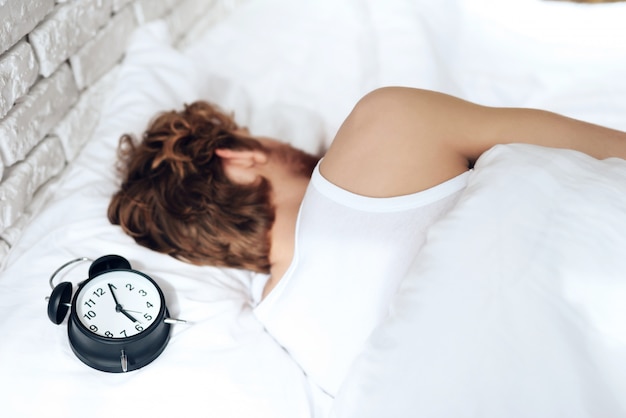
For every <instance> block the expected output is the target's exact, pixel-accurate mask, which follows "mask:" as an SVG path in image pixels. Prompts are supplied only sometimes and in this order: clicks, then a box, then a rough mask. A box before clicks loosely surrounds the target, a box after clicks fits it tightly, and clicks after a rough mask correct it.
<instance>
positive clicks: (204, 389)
mask: <svg viewBox="0 0 626 418" xmlns="http://www.w3.org/2000/svg"><path fill="white" fill-rule="evenodd" d="M504 3H506V4H504ZM625 20H626V3H611V4H603V5H580V4H573V3H569V2H562V1H540V0H511V1H507V2H498V1H489V0H465V1H462V0H446V1H439V2H432V1H427V0H412V1H410V0H390V1H386V2H380V1H376V0H345V1H334V0H321V1H314V0H310V1H309V0H306V1H302V2H293V1H289V0H250V1H247V2H242V3H241V4H240V5H238V6H237V7H236V8H235V9H234V10H233V11H232V13H230V14H229V15H228V16H225V17H223V18H222V19H221V20H220V21H219V22H217V23H215V24H214V25H212V26H210V27H208V28H207V29H206V30H205V31H203V32H202V33H200V34H198V36H197V38H196V39H194V40H193V42H189V43H187V44H186V45H184V47H181V48H176V47H174V46H172V41H171V36H170V33H169V32H168V26H167V25H166V24H165V23H164V22H163V21H154V22H151V23H149V24H144V25H141V26H140V27H139V28H138V29H137V30H136V31H134V32H133V34H132V37H131V38H130V40H129V44H128V47H127V48H126V53H125V58H124V60H123V62H122V63H121V65H120V66H119V68H118V69H117V71H116V73H115V75H114V77H112V78H111V81H110V88H109V92H108V94H107V95H106V97H104V98H103V99H102V111H101V114H100V119H99V122H98V125H97V128H96V130H95V132H94V133H93V135H91V137H90V139H89V140H88V141H87V143H86V145H85V146H84V147H83V148H82V150H81V151H80V153H78V155H77V156H76V158H75V159H74V160H73V161H71V163H69V164H68V165H67V167H65V168H64V169H63V173H62V174H61V175H60V177H59V179H58V180H57V181H55V183H54V188H53V191H52V192H51V193H49V196H48V197H47V199H46V200H45V201H44V202H43V203H42V204H41V208H40V209H39V210H38V211H37V213H36V215H35V216H34V217H33V218H32V219H31V220H30V221H29V222H28V224H27V225H26V226H25V227H24V228H23V229H22V230H21V232H20V237H19V240H16V243H15V244H14V245H13V246H12V247H11V249H10V251H8V254H7V255H6V257H5V258H4V259H3V263H2V265H3V270H2V272H1V273H0V315H1V317H2V320H1V321H0V335H2V342H1V343H0V370H2V373H1V377H0V389H1V390H0V404H1V405H2V407H1V408H2V409H1V410H2V416H6V417H32V416H42V415H44V414H45V415H46V416H52V417H56V416H58V417H79V416H80V417H85V416H91V417H110V416H113V415H115V416H118V417H130V416H155V417H162V416H211V417H215V416H218V417H244V416H245V417H272V418H279V417H288V418H294V417H303V418H304V417H335V418H348V417H355V418H356V417H358V418H365V417H409V416H410V417H422V416H423V417H429V418H431V417H451V416H472V417H481V418H487V417H494V418H495V417H503V416H506V417H531V416H532V417H568V418H578V417H580V418H583V417H607V418H609V417H610V418H613V417H615V418H617V417H623V416H626V257H625V256H624V254H625V253H626V162H625V161H623V160H620V159H607V160H603V161H598V160H594V159H592V158H590V157H588V156H586V155H583V154H580V153H577V152H574V151H567V150H553V149H547V148H541V147H536V146H528V145H527V146H524V145H519V144H512V145H500V146H496V147H494V148H493V149H491V150H489V151H488V152H487V153H486V154H484V155H483V156H482V157H481V158H480V159H479V161H478V162H477V164H476V167H475V168H474V170H473V172H472V173H471V175H470V180H469V185H468V187H467V189H466V190H465V191H464V193H463V195H462V196H461V198H460V200H459V202H458V204H457V205H456V206H455V207H454V208H453V209H452V210H451V212H450V213H449V214H448V215H446V216H445V217H444V218H443V219H442V220H441V221H440V222H438V223H437V224H435V225H434V226H433V227H432V228H431V231H430V232H429V236H428V241H427V243H426V245H425V247H424V249H423V250H422V252H421V253H420V254H419V255H418V256H417V257H416V259H415V261H414V263H413V265H412V266H411V269H410V272H409V274H408V275H407V276H406V278H405V279H404V280H403V282H402V283H401V284H400V287H399V289H398V291H397V292H396V294H395V296H394V298H393V300H392V302H391V304H390V305H389V307H388V314H387V315H386V316H385V318H384V319H382V320H381V321H380V323H378V324H342V323H341V320H340V319H339V320H338V323H337V327H341V326H344V327H345V326H347V327H349V329H350V330H352V329H354V330H355V333H354V334H353V333H351V332H345V334H346V335H345V337H344V338H345V339H346V340H348V339H353V338H356V336H355V335H356V334H358V332H356V330H357V329H364V331H361V332H362V333H366V334H367V335H366V339H365V341H364V342H363V343H362V348H361V350H360V352H359V354H358V355H357V356H356V357H355V358H354V359H352V361H350V362H348V363H347V364H344V365H343V367H344V369H345V371H344V372H342V373H341V374H339V375H338V376H334V377H333V378H334V379H335V380H334V384H332V385H330V386H326V385H323V384H320V382H319V381H318V380H317V379H316V378H315V376H317V375H316V370H312V369H308V368H307V367H302V364H300V362H299V361H297V359H298V355H297V353H294V352H288V351H286V350H285V349H283V345H285V344H283V342H282V341H278V340H277V339H275V338H274V336H272V335H271V333H269V332H268V331H267V330H266V329H265V327H264V324H263V323H262V322H260V321H259V320H258V319H257V317H256V316H255V314H254V303H253V301H252V299H251V287H252V286H253V283H254V282H255V279H258V277H257V276H256V275H255V274H254V273H251V272H247V271H240V270H233V269H223V268H214V267H198V266H191V265H189V264H186V263H183V262H180V261H177V260H175V259H173V258H171V257H168V256H166V255H162V254H158V253H155V252H152V251H150V250H148V249H146V248H143V247H140V246H138V245H137V244H136V243H135V242H134V241H133V240H132V239H131V238H129V237H128V236H126V235H124V234H123V233H122V232H121V230H120V229H119V228H118V227H116V226H113V225H111V224H109V222H108V221H107V218H106V215H105V214H106V208H107V205H108V201H109V199H110V196H111V195H112V193H113V192H114V191H115V190H116V187H117V185H118V182H119V179H118V178H117V175H116V171H115V161H116V147H117V143H118V139H119V137H120V135H121V134H123V133H132V134H135V135H140V134H141V132H142V131H143V129H144V128H145V127H146V125H147V123H148V121H149V120H150V119H151V117H152V116H153V115H155V114H156V113H157V112H160V111H162V110H169V109H177V108H180V107H181V106H182V105H183V103H189V102H191V101H193V100H196V99H207V100H210V101H213V102H215V103H219V104H220V106H222V107H223V108H224V109H227V110H229V111H232V112H233V113H234V115H235V118H236V119H237V120H238V121H239V123H240V124H242V125H244V126H247V127H249V129H250V130H251V132H253V133H255V134H257V135H267V136H272V137H276V138H279V139H283V140H286V141H289V142H291V143H292V144H293V145H294V146H297V147H300V148H302V149H305V150H307V151H310V152H321V151H323V150H324V149H325V148H326V147H327V146H328V145H329V143H330V142H331V141H332V138H333V135H334V132H335V131H336V130H337V128H338V126H339V124H340V123H341V122H342V120H343V118H345V116H346V115H347V114H348V112H349V111H350V109H351V108H352V106H353V105H354V103H355V102H356V101H357V100H358V99H359V98H360V97H361V96H362V95H363V94H365V93H367V92H368V91H370V90H372V89H375V88H377V87H381V86H386V85H406V86H413V87H420V88H427V89H433V90H438V91H442V92H446V93H450V94H454V95H457V96H460V97H463V98H465V99H468V100H473V101H476V102H479V103H482V104H486V105H498V106H520V107H521V106H527V107H538V108H543V109H547V110H552V111H556V112H559V113H563V114H566V115H568V116H572V117H577V118H581V119H584V120H587V121H590V122H595V123H598V124H602V125H606V126H610V127H613V128H616V129H621V130H626V79H624V77H623V75H624V74H626V29H624V26H623V22H624V21H625ZM0 204H2V202H0ZM105 254H119V255H122V256H124V257H125V258H127V259H128V260H129V261H130V262H131V264H132V265H133V267H134V268H136V269H138V270H140V271H142V272H144V273H146V274H148V275H150V276H151V277H152V278H154V279H155V280H156V281H157V282H158V283H159V285H160V286H161V288H162V289H163V291H164V293H165V298H166V300H167V302H168V306H169V309H170V313H171V316H173V317H177V318H181V319H184V320H185V321H187V322H186V323H185V324H176V325H174V326H173V327H172V332H171V337H170V341H169V343H168V346H167V347H166V349H165V351H164V352H163V353H162V354H161V355H160V356H159V357H158V358H157V359H156V360H155V361H154V362H152V363H151V364H149V365H148V366H146V367H144V368H141V369H139V370H136V371H132V372H129V373H103V372H100V371H97V370H93V369H91V368H89V367H87V366H86V365H84V364H83V363H82V362H80V361H79V360H78V359H77V358H76V356H75V355H74V354H73V352H72V350H71V348H70V346H69V343H68V337H67V331H66V327H67V324H66V322H64V323H62V324H61V325H59V326H56V325H54V324H52V323H51V322H50V321H49V320H48V318H47V317H46V303H47V302H46V299H45V298H46V297H47V296H49V295H50V292H51V288H50V285H49V283H48V281H49V278H50V276H51V275H52V273H53V272H54V271H55V270H56V269H57V268H58V267H59V266H61V265H63V264H64V263H66V262H68V261H70V260H73V259H75V258H77V257H88V258H91V259H95V258H97V257H99V256H102V255H105ZM88 267H89V264H88V263H77V264H76V265H73V266H72V267H71V268H68V269H65V270H64V271H63V272H62V273H60V274H59V275H58V277H56V278H55V282H58V281H61V280H67V281H71V282H74V283H78V282H79V281H81V280H83V279H84V278H85V277H86V274H87V269H88ZM345 298H346V299H345V300H346V301H347V302H346V303H347V304H348V306H349V307H350V308H351V309H355V310H358V309H362V310H366V309H368V306H367V303H365V301H364V300H359V299H358V298H355V297H354V295H345ZM319 308H320V309H331V310H332V309H336V312H337V317H338V318H340V317H341V310H342V309H345V307H343V306H341V307H338V306H324V301H323V300H320V301H319ZM311 314H312V315H315V311H312V312H311ZM294 326H295V327H296V328H297V324H295V325H294ZM300 331H302V330H297V329H294V333H293V335H297V334H298V332H300ZM314 332H319V333H320V335H319V338H320V339H323V338H324V335H321V334H323V333H324V332H325V331H324V329H321V330H315V331H314ZM338 344H341V342H338ZM344 369H342V370H344Z"/></svg>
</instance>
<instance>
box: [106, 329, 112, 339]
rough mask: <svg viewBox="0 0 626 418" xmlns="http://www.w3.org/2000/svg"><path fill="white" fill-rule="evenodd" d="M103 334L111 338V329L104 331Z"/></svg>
mask: <svg viewBox="0 0 626 418" xmlns="http://www.w3.org/2000/svg"><path fill="white" fill-rule="evenodd" d="M104 336H105V337H109V338H113V333H112V332H111V331H106V332H105V333H104Z"/></svg>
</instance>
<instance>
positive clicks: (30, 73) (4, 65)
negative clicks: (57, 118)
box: [0, 41, 39, 118]
mask: <svg viewBox="0 0 626 418" xmlns="http://www.w3.org/2000/svg"><path fill="white" fill-rule="evenodd" d="M38 72H39V66H38V64H37V60H36V59H35V54H34V53H33V50H32V48H31V47H30V45H29V44H28V43H27V42H25V41H22V42H19V43H18V44H16V45H15V46H14V47H13V48H11V49H9V50H8V51H7V52H6V53H5V54H4V55H2V56H1V57H0V118H3V117H4V116H5V115H6V114H7V113H8V112H9V110H10V109H11V107H12V106H13V103H15V101H16V100H17V99H19V98H20V97H21V96H23V95H24V94H26V92H27V91H28V89H30V87H31V86H32V85H33V84H34V83H35V81H36V80H37V74H38Z"/></svg>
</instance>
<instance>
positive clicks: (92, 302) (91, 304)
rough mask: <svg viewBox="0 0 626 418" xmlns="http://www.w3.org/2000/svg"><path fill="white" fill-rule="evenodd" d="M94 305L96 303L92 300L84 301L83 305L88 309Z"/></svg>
mask: <svg viewBox="0 0 626 418" xmlns="http://www.w3.org/2000/svg"><path fill="white" fill-rule="evenodd" d="M95 304H96V302H94V301H93V299H89V300H86V301H85V302H84V303H83V305H85V306H86V307H88V308H93V306H94V305H95Z"/></svg>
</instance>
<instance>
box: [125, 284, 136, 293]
mask: <svg viewBox="0 0 626 418" xmlns="http://www.w3.org/2000/svg"><path fill="white" fill-rule="evenodd" d="M126 288H127V289H128V290H130V291H131V292H132V291H133V290H135V286H133V285H132V284H130V283H127V284H126Z"/></svg>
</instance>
